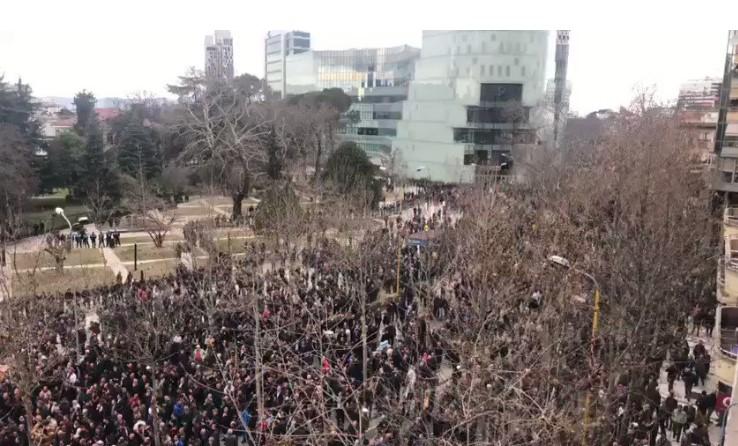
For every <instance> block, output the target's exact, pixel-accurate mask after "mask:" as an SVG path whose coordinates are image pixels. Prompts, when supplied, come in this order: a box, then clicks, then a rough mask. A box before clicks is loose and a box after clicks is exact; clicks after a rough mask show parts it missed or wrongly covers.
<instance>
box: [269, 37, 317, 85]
mask: <svg viewBox="0 0 738 446" xmlns="http://www.w3.org/2000/svg"><path fill="white" fill-rule="evenodd" d="M305 51H310V33H307V32H304V31H270V32H269V33H267V37H266V39H264V79H265V80H266V84H267V86H268V87H269V88H270V89H271V91H272V93H274V94H275V95H277V96H279V97H283V96H284V91H285V81H286V79H287V78H286V76H285V63H286V59H287V56H290V55H293V54H300V53H303V52H305Z"/></svg>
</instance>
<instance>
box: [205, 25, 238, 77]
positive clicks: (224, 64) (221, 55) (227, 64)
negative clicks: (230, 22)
mask: <svg viewBox="0 0 738 446" xmlns="http://www.w3.org/2000/svg"><path fill="white" fill-rule="evenodd" d="M205 75H206V76H207V77H208V78H211V79H233V37H231V32H230V31H215V33H214V34H213V35H211V36H205Z"/></svg>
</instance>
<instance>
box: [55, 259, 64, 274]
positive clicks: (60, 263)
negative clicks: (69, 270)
mask: <svg viewBox="0 0 738 446" xmlns="http://www.w3.org/2000/svg"><path fill="white" fill-rule="evenodd" d="M54 262H55V268H56V272H57V273H63V272H64V257H62V256H56V257H54Z"/></svg>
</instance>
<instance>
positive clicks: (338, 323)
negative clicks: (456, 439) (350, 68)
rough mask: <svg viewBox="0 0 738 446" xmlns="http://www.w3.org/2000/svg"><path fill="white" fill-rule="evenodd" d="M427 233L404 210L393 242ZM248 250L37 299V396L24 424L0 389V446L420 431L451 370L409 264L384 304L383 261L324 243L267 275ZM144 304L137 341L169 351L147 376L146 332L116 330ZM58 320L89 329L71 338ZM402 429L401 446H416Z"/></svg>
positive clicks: (382, 436)
mask: <svg viewBox="0 0 738 446" xmlns="http://www.w3.org/2000/svg"><path fill="white" fill-rule="evenodd" d="M441 219H442V212H440V211H439V212H435V213H433V215H432V216H431V215H428V216H427V218H426V215H423V212H421V210H420V208H418V209H417V210H416V211H415V212H414V214H413V218H411V219H410V221H408V222H404V223H402V224H400V225H398V227H399V228H400V229H401V230H402V231H404V232H405V233H407V232H409V231H411V230H415V229H418V228H423V227H428V226H429V225H433V226H434V227H435V226H436V225H439V224H441V223H440V222H441ZM396 231H397V227H394V228H393V231H386V230H383V231H379V232H378V233H376V234H371V235H370V237H376V239H375V240H373V241H369V242H368V243H387V244H390V243H395V242H396V237H393V236H391V235H389V233H390V232H396ZM393 240H394V241H393ZM250 248H251V249H250V250H249V253H248V254H247V256H246V259H245V260H243V261H240V262H238V263H237V264H235V265H233V264H232V263H231V262H232V261H231V260H230V259H223V263H222V264H220V266H215V267H211V268H210V269H208V270H207V271H205V270H201V271H186V270H184V269H181V270H179V271H178V273H177V275H175V276H171V277H168V278H164V279H159V280H149V281H145V282H129V283H126V284H119V285H116V286H113V287H105V288H101V289H96V290H90V291H85V292H81V293H76V294H72V293H67V295H66V296H65V298H64V299H54V298H51V297H48V296H42V297H40V298H41V299H44V300H45V302H47V303H49V305H51V309H49V307H48V306H46V307H44V308H46V310H44V311H50V312H51V314H50V316H51V317H50V318H49V319H46V320H53V322H52V323H48V324H46V323H41V322H40V321H39V324H38V326H37V327H34V329H35V330H38V336H37V338H36V340H37V341H38V343H37V344H34V345H32V346H31V348H32V349H33V358H34V360H35V361H36V362H37V371H39V372H40V373H41V375H42V376H40V377H39V382H40V383H41V384H42V386H40V387H38V388H36V389H34V391H33V413H30V414H28V413H26V411H25V410H24V406H23V401H22V398H21V395H22V390H21V389H20V388H17V387H15V386H14V385H13V384H12V383H11V382H10V380H4V381H3V382H2V384H0V394H2V397H1V398H0V414H4V417H3V418H2V419H1V420H0V426H1V429H0V444H27V440H26V430H27V429H30V430H31V436H32V438H34V443H35V444H49V445H51V444H54V445H56V444H59V445H62V444H64V445H66V444H71V445H91V444H116V445H142V444H154V441H153V437H154V435H156V434H155V431H157V432H159V437H160V438H162V440H163V441H162V444H172V445H185V444H186V445H210V444H225V445H235V444H243V442H247V443H251V444H267V438H272V439H286V438H289V439H291V441H293V442H295V444H355V441H356V439H357V438H359V437H363V438H365V439H367V441H368V442H370V443H371V444H376V445H380V444H388V445H389V444H398V442H399V441H400V438H399V430H398V429H399V427H398V426H397V425H395V424H394V422H392V423H390V418H391V417H395V416H398V415H402V416H403V417H405V418H406V419H407V420H414V419H415V418H418V419H420V417H424V422H428V421H429V420H430V419H429V418H428V417H431V414H432V413H435V411H434V405H435V400H436V398H434V396H433V395H434V392H435V389H436V387H437V385H438V371H439V368H440V366H441V363H442V360H443V358H446V360H447V361H448V360H452V361H456V362H458V355H457V354H455V353H454V351H453V348H452V347H451V346H450V345H448V344H447V343H445V342H444V340H443V339H442V338H440V337H439V336H437V335H436V334H435V330H434V329H433V326H434V322H432V319H434V318H433V316H432V315H430V316H425V315H424V314H423V315H421V312H420V311H419V305H420V306H421V307H422V306H423V305H424V304H425V303H427V302H426V298H425V297H424V298H423V299H419V298H418V297H417V296H416V295H415V292H414V291H413V289H414V288H413V287H410V286H409V284H410V283H411V282H413V281H417V280H420V277H419V268H420V261H421V256H420V254H419V252H418V250H416V249H414V248H406V249H404V250H403V252H402V254H403V255H402V261H403V266H402V276H401V281H402V289H404V290H406V291H405V292H403V293H402V294H401V296H399V298H394V299H386V300H382V299H380V296H384V295H385V294H386V293H387V292H392V291H393V290H394V286H395V277H396V270H395V269H394V268H395V264H394V257H393V256H391V257H387V256H386V255H385V253H384V252H382V251H381V250H379V251H378V253H379V254H380V256H381V257H384V258H386V261H385V262H380V263H378V264H377V266H376V267H375V268H374V269H372V270H365V269H363V268H361V267H360V266H359V265H351V264H350V263H347V260H346V259H344V258H341V257H340V256H338V255H337V254H336V252H337V249H336V248H335V247H334V246H331V245H330V243H329V242H327V241H323V242H322V243H321V244H318V245H316V246H313V247H311V248H306V249H305V250H304V251H303V252H302V253H301V255H300V256H299V258H298V259H293V260H294V261H287V263H286V264H281V265H274V259H273V258H272V257H273V255H274V254H275V253H271V252H268V251H267V250H265V249H264V247H263V245H262V246H261V247H259V246H252V247H250ZM387 248H388V250H391V252H394V248H392V247H391V246H389V245H387ZM270 256H271V257H270ZM269 262H272V265H273V267H272V268H271V269H264V268H263V266H264V265H265V264H266V263H269ZM234 267H235V269H234ZM234 271H235V273H234ZM457 289H459V290H460V289H461V288H457ZM73 302H74V303H76V305H72V303H73ZM157 303H158V305H159V306H157V307H155V308H159V309H160V310H161V309H165V312H166V314H165V315H161V316H163V317H162V318H161V319H159V318H157V320H158V323H159V325H149V326H148V327H149V329H150V331H151V332H157V333H159V334H161V335H162V336H163V338H165V339H167V341H166V342H165V347H163V348H162V349H160V350H157V354H156V357H155V358H154V359H153V360H151V361H146V360H144V359H143V358H144V357H146V358H149V357H150V356H148V355H146V354H144V353H142V352H140V351H139V350H137V349H136V345H138V344H137V342H140V341H141V339H138V337H141V336H143V339H144V341H145V342H144V343H147V342H150V339H149V337H148V336H150V335H151V332H149V333H142V332H141V330H138V329H139V328H140V326H139V325H136V324H134V323H131V322H130V321H132V320H139V319H146V318H147V317H150V315H147V314H146V312H147V311H148V310H150V309H151V308H154V307H152V305H155V304H157ZM247 303H249V304H248V305H247ZM437 303H438V302H437V301H436V302H434V304H437ZM252 306H253V307H254V308H255V309H254V310H253V311H252V308H251V307H252ZM72 307H75V308H76V307H78V308H81V309H85V310H84V311H83V312H84V313H87V315H88V316H90V315H94V316H95V317H97V318H98V319H99V323H97V322H92V323H88V324H87V327H86V328H85V329H80V330H79V331H78V332H77V333H76V335H77V336H78V338H77V339H75V333H73V328H72V327H74V326H75V323H74V318H73V315H72ZM441 307H445V305H441ZM256 308H258V309H256ZM254 312H256V313H254ZM363 312H365V313H366V325H365V327H364V326H363V325H364V324H362V322H361V321H362V318H361V315H362V314H363ZM205 314H207V315H208V316H207V317H206V316H203V315H205ZM436 314H437V315H439V313H438V312H437V313H436ZM88 319H89V318H88ZM93 319H94V318H93ZM257 322H258V326H259V331H258V335H257V328H256V326H257ZM364 330H365V331H366V338H364V335H363V333H364ZM363 339H366V352H367V353H366V356H365V354H364V343H363ZM77 342H79V344H80V345H81V346H83V347H81V348H82V350H83V351H81V352H79V355H77V354H76V353H75V351H74V350H75V345H76V343H77ZM257 344H258V345H259V348H260V358H261V363H262V366H261V369H260V370H261V374H260V373H259V372H258V370H259V369H258V368H257V365H256V360H255V359H256V351H255V346H256V345H257ZM147 345H149V344H147ZM152 348H153V347H152ZM136 352H138V354H136ZM148 353H149V355H153V353H151V352H148ZM77 358H78V359H77ZM364 359H366V360H364ZM364 369H366V370H364ZM259 377H261V378H260V379H259ZM365 381H366V382H365ZM257 382H258V383H260V386H261V389H259V390H258V391H257V387H259V386H258V385H257ZM360 388H361V389H363V392H361V393H359V391H358V389H360ZM259 393H261V395H262V397H258V396H257V394H259ZM260 400H261V401H260ZM153 401H156V403H157V404H156V409H155V410H154V406H153ZM260 406H261V407H260ZM26 417H30V418H29V419H26ZM155 419H158V420H159V422H158V424H157V425H156V426H154V423H155V421H154V420H155ZM392 421H394V420H392ZM409 423H410V425H408V426H406V429H404V430H403V431H407V432H408V434H407V435H408V436H409V437H408V438H406V439H403V440H402V441H405V440H407V441H408V442H410V443H411V440H410V438H418V437H422V436H423V435H428V434H427V433H425V434H424V433H423V432H420V431H418V430H417V429H415V430H413V423H412V422H409ZM429 425H431V426H434V428H435V430H436V431H437V432H436V433H439V432H441V431H443V430H444V429H448V427H444V425H443V423H442V422H441V421H437V422H434V421H433V420H430V422H429ZM155 427H156V429H154V428H155ZM275 441H276V440H275ZM278 441H282V440H278ZM270 444H271V443H270ZM275 444H276V443H275ZM280 444H282V443H280Z"/></svg>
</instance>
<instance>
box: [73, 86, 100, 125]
mask: <svg viewBox="0 0 738 446" xmlns="http://www.w3.org/2000/svg"><path fill="white" fill-rule="evenodd" d="M96 103H97V99H95V95H94V94H92V93H91V92H89V91H87V90H82V91H80V92H79V93H77V94H76V95H75V96H74V106H75V107H76V110H77V123H76V124H75V125H74V129H75V130H77V133H79V134H80V135H84V134H85V132H86V131H87V126H88V125H89V124H90V120H91V119H92V118H94V117H95V104H96Z"/></svg>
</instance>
